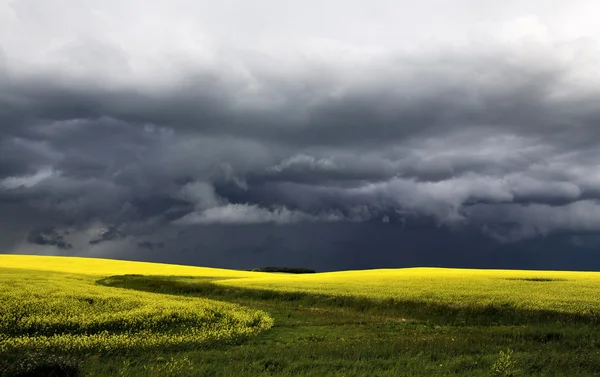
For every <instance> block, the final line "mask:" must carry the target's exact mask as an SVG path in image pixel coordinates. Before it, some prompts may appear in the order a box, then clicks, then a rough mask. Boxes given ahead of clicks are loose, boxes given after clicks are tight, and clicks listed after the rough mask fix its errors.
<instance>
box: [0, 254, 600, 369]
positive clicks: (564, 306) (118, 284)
mask: <svg viewBox="0 0 600 377" xmlns="http://www.w3.org/2000/svg"><path fill="white" fill-rule="evenodd" d="M599 288H600V274H599V273H587V272H551V271H499V270H461V269H439V268H411V269H391V270H369V271H345V272H333V273H319V274H306V275H291V274H268V273H257V272H246V271H234V270H223V269H212V268H201V267H188V266H173V265H162V264H152V263H138V262H127V261H113V260H103V259H88V258H70V257H33V256H15V255H0V308H2V309H1V311H0V352H1V354H0V371H2V375H3V376H9V375H12V376H14V375H90V376H94V375H100V376H101V375H123V376H129V375H133V376H136V375H138V376H146V375H156V376H165V375H173V376H179V375H190V376H233V375H265V376H266V375H281V376H291V375H304V376H315V375H317V376H325V375H332V376H361V375H377V376H398V375H409V376H421V375H423V376H438V375H439V376H447V375H462V376H474V375H475V376H477V375H481V376H529V375H536V376H557V375H570V376H590V375H598V374H600V340H599V339H600V328H599V326H598V325H599V322H600V315H599V313H600V295H599V294H598V292H599V291H600V290H599Z"/></svg>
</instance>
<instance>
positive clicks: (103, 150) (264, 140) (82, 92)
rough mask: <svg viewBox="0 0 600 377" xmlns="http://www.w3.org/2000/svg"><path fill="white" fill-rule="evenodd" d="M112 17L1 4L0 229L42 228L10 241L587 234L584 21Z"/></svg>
mask: <svg viewBox="0 0 600 377" xmlns="http://www.w3.org/2000/svg"><path fill="white" fill-rule="evenodd" d="M126 3H127V4H129V5H130V7H124V6H122V4H121V2H115V1H105V2H103V3H102V4H96V3H94V4H92V3H91V2H89V1H82V2H79V3H78V5H77V6H73V7H69V8H68V9H67V8H66V7H64V6H61V5H60V3H59V2H56V1H52V0H51V1H47V2H44V4H43V5H40V4H38V3H37V2H35V3H34V2H32V1H29V0H22V1H16V2H13V1H9V2H6V1H5V2H0V207H1V206H6V208H10V211H11V213H9V212H8V210H6V211H0V213H2V215H0V216H1V217H2V219H4V218H7V219H8V218H10V217H11V216H12V215H11V214H12V213H16V212H15V211H17V212H18V211H19V210H16V209H15V208H22V210H21V212H22V213H25V212H26V211H33V212H35V213H40V214H43V216H37V217H36V216H31V217H28V218H27V219H23V220H22V221H19V223H18V227H19V229H20V233H19V232H17V233H16V234H21V236H20V237H21V238H22V240H23V241H24V242H29V243H31V244H36V245H49V246H52V247H56V248H60V249H68V248H69V247H72V248H73V250H77V251H78V252H84V251H82V250H91V251H89V252H90V253H96V251H94V250H109V249H110V253H117V251H114V250H117V249H118V248H117V247H116V246H115V245H120V246H122V245H128V246H127V247H132V248H137V249H139V250H141V252H146V253H147V252H157V251H158V250H161V249H163V247H162V246H160V245H163V246H164V249H168V248H169V245H171V247H179V246H173V245H178V244H177V242H178V239H179V237H178V236H174V234H179V233H180V232H182V234H185V232H188V231H190V229H196V231H197V232H201V230H199V229H201V228H202V229H213V228H214V227H217V228H219V229H221V227H223V228H225V229H230V230H231V231H232V232H233V231H236V232H242V231H241V230H240V229H241V228H240V227H244V226H246V227H247V228H248V229H250V228H252V227H267V228H268V227H273V228H268V229H273V232H283V233H285V232H288V231H290V232H291V231H292V229H294V231H297V232H298V239H299V238H310V236H309V235H306V234H304V233H302V235H300V234H301V232H304V231H305V229H312V228H311V227H310V226H311V225H314V224H322V225H323V226H326V227H331V228H332V229H334V228H335V229H342V227H343V226H342V225H340V224H344V223H348V224H353V225H347V226H349V227H353V226H355V225H356V224H364V226H365V228H364V229H365V234H367V233H369V232H371V230H366V229H367V228H368V227H370V226H375V225H373V224H377V226H381V227H396V228H397V229H398V231H401V230H402V229H410V228H411V226H412V225H411V224H429V225H428V226H430V227H431V229H432V232H433V233H432V234H435V232H442V230H441V229H444V231H446V230H449V231H452V232H461V229H462V231H466V232H468V233H469V234H471V235H472V239H477V240H478V241H473V242H482V241H480V238H478V237H479V236H481V235H483V236H484V237H487V238H489V239H492V240H498V241H501V242H502V243H510V242H517V241H523V240H532V239H538V238H540V237H548V236H551V235H552V234H562V233H565V232H567V233H568V232H571V233H573V234H579V233H581V232H583V233H586V234H588V233H593V232H600V223H598V221H596V217H597V216H596V215H597V214H596V207H598V201H599V200H600V173H597V171H598V169H597V168H596V165H597V161H598V159H599V158H600V148H599V147H598V145H599V141H600V128H598V124H599V122H600V109H599V107H598V106H597V103H599V102H600V79H599V78H598V77H599V76H598V75H597V67H598V64H599V63H600V28H598V27H597V23H596V22H595V19H593V18H590V17H591V16H588V15H591V14H595V13H594V12H595V11H597V10H599V9H598V5H597V4H596V3H594V2H591V1H587V2H586V1H582V2H577V4H575V3H573V4H567V3H565V4H562V5H560V7H558V5H557V8H556V9H554V10H549V9H546V8H544V7H532V8H529V6H525V5H523V4H522V3H520V2H516V1H508V2H503V4H502V6H500V5H489V4H488V5H486V6H485V7H484V6H478V5H473V4H471V3H470V2H469V4H467V3H468V2H466V1H465V2H459V3H457V5H456V6H453V7H452V9H448V8H447V6H445V5H444V4H443V2H439V1H434V0H431V1H427V2H425V3H427V4H429V5H427V6H425V5H414V4H411V8H410V9H411V10H410V11H409V10H407V7H406V4H403V3H402V2H399V3H398V2H392V1H383V0H381V1H376V2H375V3H376V4H373V6H369V9H370V12H365V9H363V6H362V5H359V4H358V3H356V4H355V3H354V2H351V3H347V2H337V1H334V2H332V3H331V4H327V5H322V4H321V5H319V7H320V9H321V8H322V12H319V14H320V16H315V14H314V12H312V11H310V12H309V11H308V10H310V9H312V7H314V6H316V3H314V4H313V3H310V2H309V3H306V4H303V5H302V6H300V5H293V6H291V7H292V8H293V9H292V10H291V11H290V10H289V9H288V10H286V9H283V8H282V5H281V4H279V3H277V2H272V1H266V2H264V4H262V3H261V4H262V5H256V7H252V9H246V8H247V5H244V4H242V3H241V2H240V3H239V4H236V5H235V7H236V9H245V11H240V12H234V13H235V14H236V16H234V15H233V13H232V12H229V11H230V9H228V6H226V5H220V4H213V3H210V4H209V3H208V2H207V3H203V4H200V3H198V4H196V3H194V4H192V3H189V2H185V1H175V2H172V3H171V2H170V3H169V4H167V3H166V2H162V1H158V2H154V3H152V4H147V3H143V4H142V3H141V2H139V1H135V0H128V1H127V2H126ZM533 3H536V4H537V5H541V4H542V2H536V1H534V2H532V4H533ZM334 5H335V6H334ZM230 6H231V5H230ZM39 7H41V8H39ZM467 7H468V9H469V11H467V10H466V9H467ZM38 8H39V9H38ZM263 8H264V9H263ZM525 8H527V10H525ZM542 8H544V9H542ZM135 9H143V11H141V12H138V11H135V12H134V11H133V10H135ZM261 9H262V10H263V11H264V12H263V11H261ZM266 9H268V10H269V12H266ZM340 9H344V11H343V12H340V11H339V10H340ZM431 9H437V10H436V11H435V12H433V13H432V11H431ZM267 14H269V15H271V16H268V17H267ZM438 14H440V15H441V14H443V15H444V17H441V16H438ZM292 15H294V16H292ZM334 16H335V17H334ZM338 16H340V17H342V18H343V19H344V20H345V21H344V22H342V21H335V19H336V18H337V17H338ZM482 19H486V20H488V21H486V22H485V23H482V22H481V21H480V20H482ZM574 20H577V21H576V22H574ZM309 21H310V22H309ZM574 24H577V25H579V26H578V28H574V27H572V25H574ZM223 25H228V26H227V27H225V26H223ZM267 25H268V26H267ZM425 31H426V32H425ZM303 224H304V225H303ZM15 226H17V225H15ZM304 226H306V228H304ZM418 226H421V225H418ZM40 227H42V228H40ZM267 228H265V229H267ZM396 228H394V229H396ZM40 229H46V230H44V231H40ZM48 229H51V230H48ZM261 229H263V228H261ZM352 229H354V230H353V232H355V233H360V231H359V230H357V229H358V228H357V229H355V228H352ZM369 229H370V228H369ZM385 229H387V228H385ZM66 230H68V232H69V233H68V234H66V233H64V231H66ZM13 233H14V232H13ZM283 233H281V234H283ZM213 234H220V233H218V232H216V231H215V232H213ZM285 234H286V236H285V237H284V236H281V237H280V238H277V237H276V236H272V235H269V236H267V237H266V238H268V239H269V240H271V241H272V240H273V239H274V238H277V239H286V240H288V241H285V242H283V241H281V242H280V243H279V244H277V245H276V246H270V245H275V244H276V243H275V242H271V241H269V242H266V241H265V242H264V243H263V241H256V240H253V238H252V237H254V236H253V235H251V234H250V233H248V235H247V237H248V240H253V241H248V242H255V241H256V242H257V244H258V245H262V246H260V247H259V246H257V248H269V247H277V248H279V249H286V247H288V246H289V245H288V244H287V243H289V242H292V241H289V240H290V239H292V238H293V237H291V236H289V237H288V236H287V233H285ZM315 234H316V233H315ZM369 234H370V233H369ZM457 234H458V233H457ZM15 237H16V236H15ZM227 237H228V236H223V237H222V238H221V241H219V242H217V241H210V245H209V246H207V247H206V248H212V249H215V250H216V249H218V248H219V247H220V245H225V244H227V242H229V241H227V242H226V240H225V239H224V238H227ZM286 237H287V238H286ZM320 237H321V236H320ZM336 237H337V236H336ZM347 237H350V238H353V237H358V236H356V234H351V235H350V234H348V235H347ZM365 237H366V236H365ZM204 238H207V237H204ZM11 242H12V243H11V244H10V245H11V246H10V247H11V249H10V250H15V251H16V250H18V247H19V246H18V245H21V247H23V243H20V244H19V242H18V241H14V242H13V241H11ZM190 242H191V241H190ZM198 242H199V244H200V243H201V241H198ZM202 242H208V241H202ZM294 242H296V241H294ZM336 242H337V241H336ZM340 242H341V241H340ZM292 243H293V242H292ZM298 243H301V242H300V241H298ZM15 244H16V245H17V246H14V245H15ZM111 244H112V246H111ZM7 245H8V244H7ZM340 245H341V243H340ZM7 247H8V246H7ZM237 247H238V246H235V248H237ZM289 247H291V246H289ZM340 247H341V246H340ZM206 248H205V249H203V250H200V251H198V253H208V251H207V250H206ZM231 248H234V246H231ZM240 248H241V246H240ZM365 248H369V246H368V245H365ZM183 249H186V250H187V249H192V247H191V246H185V247H184V246H181V250H183ZM194 250H195V249H194ZM236 250H237V249H236ZM107 252H108V251H107ZM296 252H300V253H301V252H302V251H294V253H296ZM215 253H216V252H215ZM290 253H292V252H291V251H290ZM217 254H218V253H217ZM111 255H113V254H111ZM226 258H227V257H226V256H223V259H224V260H225V259H226Z"/></svg>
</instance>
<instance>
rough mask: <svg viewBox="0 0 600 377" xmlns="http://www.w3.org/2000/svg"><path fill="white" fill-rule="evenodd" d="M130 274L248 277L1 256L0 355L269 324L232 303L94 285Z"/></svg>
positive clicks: (196, 342)
mask: <svg viewBox="0 0 600 377" xmlns="http://www.w3.org/2000/svg"><path fill="white" fill-rule="evenodd" d="M25 268H28V269H25ZM130 273H143V274H147V275H169V274H177V275H198V276H206V275H208V276H221V277H225V276H236V275H237V276H248V275H251V273H245V272H242V271H230V270H220V269H211V268H198V267H186V266H171V265H161V264H152V263H136V262H127V261H111V260H102V259H86V258H65V257H32V256H15V255H10V256H9V255H0V354H1V353H2V352H22V351H27V350H30V351H41V350H60V351H61V352H80V351H81V352H87V351H101V352H121V351H124V350H127V349H148V348H159V349H162V348H164V347H169V346H173V347H181V346H200V345H203V344H206V343H208V342H213V341H219V342H222V341H229V340H234V339H238V338H240V337H247V336H252V335H255V334H258V333H259V332H261V331H264V330H266V329H269V328H270V327H271V326H272V325H273V320H272V319H271V318H270V317H269V316H268V314H267V313H265V312H263V311H259V310H252V309H249V308H246V307H243V306H239V305H235V304H230V303H223V302H219V301H214V300H208V299H202V298H195V297H182V296H173V295H162V294H156V293H147V292H139V291H133V290H127V289H120V288H113V287H105V286H100V285H96V283H95V281H96V280H98V279H99V277H101V276H108V275H119V274H130ZM85 274H88V275H85Z"/></svg>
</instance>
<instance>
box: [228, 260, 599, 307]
mask: <svg viewBox="0 0 600 377" xmlns="http://www.w3.org/2000/svg"><path fill="white" fill-rule="evenodd" d="M218 283H219V284H222V285H227V286H236V287H243V288H256V289H268V290H275V291H285V292H307V293H315V294H324V295H332V296H340V295H342V296H358V297H367V298H372V299H380V300H386V299H394V300H398V301H421V302H422V301H425V302H432V303H442V304H447V305H451V306H455V307H461V306H472V305H476V306H486V305H493V306H511V307H515V308H519V309H534V310H553V311H560V312H566V313H583V314H589V313H600V273H598V272H564V271H528V270H527V271H526V270H476V269H446V268H404V269H381V270H361V271H342V272H330V273H320V274H305V275H285V274H273V275H269V276H257V277H253V278H241V279H232V280H223V281H219V282H218Z"/></svg>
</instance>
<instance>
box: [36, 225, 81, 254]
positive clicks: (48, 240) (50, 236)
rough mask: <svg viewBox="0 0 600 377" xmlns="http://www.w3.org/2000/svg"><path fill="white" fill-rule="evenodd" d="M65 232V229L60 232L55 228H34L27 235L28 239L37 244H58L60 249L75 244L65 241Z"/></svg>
mask: <svg viewBox="0 0 600 377" xmlns="http://www.w3.org/2000/svg"><path fill="white" fill-rule="evenodd" d="M64 233H65V232H64V231H63V232H59V231H56V230H55V229H53V228H42V229H34V230H32V231H31V232H29V234H28V235H27V241H28V242H30V243H33V244H37V245H49V246H56V247H57V248H59V249H65V250H68V249H71V248H72V247H73V245H71V244H70V243H68V242H67V241H65V239H64V236H65V234H64ZM67 234H68V233H67Z"/></svg>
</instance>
